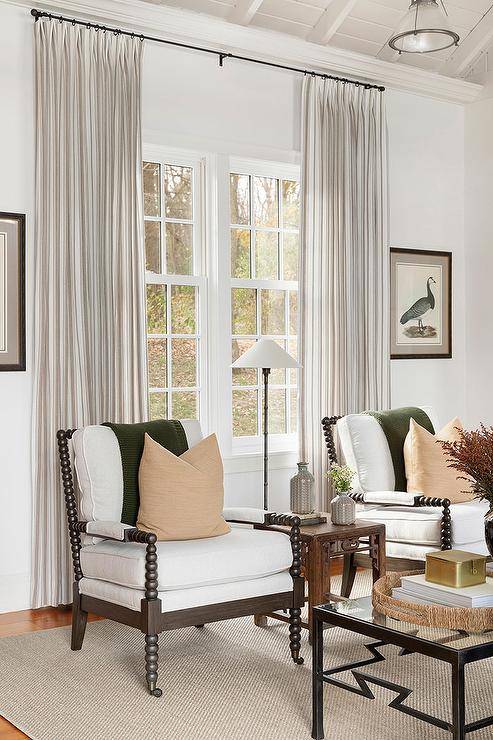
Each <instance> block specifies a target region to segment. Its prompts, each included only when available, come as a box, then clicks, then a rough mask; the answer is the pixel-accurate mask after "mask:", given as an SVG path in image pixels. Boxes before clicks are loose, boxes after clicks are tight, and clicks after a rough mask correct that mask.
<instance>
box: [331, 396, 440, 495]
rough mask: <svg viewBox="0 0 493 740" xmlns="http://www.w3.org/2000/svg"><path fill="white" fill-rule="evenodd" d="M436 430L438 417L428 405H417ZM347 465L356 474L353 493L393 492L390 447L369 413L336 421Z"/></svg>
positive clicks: (393, 482)
mask: <svg viewBox="0 0 493 740" xmlns="http://www.w3.org/2000/svg"><path fill="white" fill-rule="evenodd" d="M419 408H421V409H422V410H423V411H425V412H426V414H427V415H428V416H429V418H430V420H431V422H432V424H433V426H434V428H435V429H438V426H437V418H436V414H435V413H434V411H433V409H432V408H430V407H429V406H420V407H419ZM337 433H338V436H339V441H340V444H341V449H342V454H343V457H344V459H345V461H346V464H347V465H349V467H350V468H352V469H353V470H354V472H355V473H356V476H355V479H354V484H353V490H355V491H361V492H363V493H365V492H367V491H394V490H395V474H394V466H393V463H392V456H391V454H390V449H389V445H388V443H387V439H386V437H385V434H384V431H383V429H382V427H381V426H380V424H379V423H378V421H377V420H376V419H375V418H373V417H372V416H369V415H368V414H348V415H347V416H344V417H343V418H342V419H340V420H339V421H338V422H337Z"/></svg>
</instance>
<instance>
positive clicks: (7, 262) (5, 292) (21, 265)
mask: <svg viewBox="0 0 493 740" xmlns="http://www.w3.org/2000/svg"><path fill="white" fill-rule="evenodd" d="M25 232H26V229H25V216H24V214H22V213H2V212H0V371H2V370H3V371H12V370H25V369H26V324H25V249H26V246H25Z"/></svg>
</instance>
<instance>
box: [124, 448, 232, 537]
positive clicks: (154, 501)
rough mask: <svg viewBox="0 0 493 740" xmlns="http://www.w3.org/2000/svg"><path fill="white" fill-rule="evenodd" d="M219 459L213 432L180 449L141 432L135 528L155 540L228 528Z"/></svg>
mask: <svg viewBox="0 0 493 740" xmlns="http://www.w3.org/2000/svg"><path fill="white" fill-rule="evenodd" d="M223 481H224V473H223V462H222V459H221V453H220V451H219V445H218V443H217V438H216V435H215V434H211V435H209V436H208V437H206V438H205V439H202V440H200V442H199V443H198V444H196V445H195V446H194V447H191V448H190V449H189V450H187V451H186V452H184V453H183V454H181V455H180V456H179V457H178V456H177V455H173V454H172V453H171V452H170V451H169V450H167V449H166V448H164V447H162V446H161V445H160V444H158V443H157V442H155V441H154V440H153V439H152V438H151V437H150V436H149V435H148V434H146V435H145V443H144V452H143V454H142V459H141V461H140V470H139V493H140V508H139V514H138V520H137V527H138V528H139V529H143V530H144V531H148V532H155V533H156V535H157V538H158V540H159V541H164V540H196V539H200V538H203V537H218V536H220V535H223V534H226V533H227V532H229V530H230V527H229V524H227V523H226V522H225V521H224V519H223V517H222V516H221V512H222V510H223V505H224V485H223Z"/></svg>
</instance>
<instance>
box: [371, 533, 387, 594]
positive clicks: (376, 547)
mask: <svg viewBox="0 0 493 740" xmlns="http://www.w3.org/2000/svg"><path fill="white" fill-rule="evenodd" d="M369 541H370V555H371V564H372V571H373V583H375V581H378V579H379V578H383V576H384V575H385V573H386V562H385V532H382V533H381V534H372V535H370V538H369Z"/></svg>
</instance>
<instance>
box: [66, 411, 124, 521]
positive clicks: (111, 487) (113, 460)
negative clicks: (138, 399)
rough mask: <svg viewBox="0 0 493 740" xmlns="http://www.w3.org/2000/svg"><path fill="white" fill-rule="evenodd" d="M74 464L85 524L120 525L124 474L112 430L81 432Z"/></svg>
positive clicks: (85, 429) (76, 437) (92, 428)
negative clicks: (102, 522)
mask: <svg viewBox="0 0 493 740" xmlns="http://www.w3.org/2000/svg"><path fill="white" fill-rule="evenodd" d="M72 442H73V450H74V465H75V472H76V474H77V481H78V483H79V490H80V500H79V512H80V517H81V519H82V520H83V521H96V520H100V521H108V522H119V521H120V519H121V516H122V503H123V471H122V459H121V456H120V448H119V446H118V440H117V438H116V436H115V434H114V432H113V431H112V430H111V429H110V428H109V427H104V426H101V425H99V424H98V425H94V426H87V427H83V428H82V429H78V430H77V431H76V432H75V433H74V435H73V437H72Z"/></svg>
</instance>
